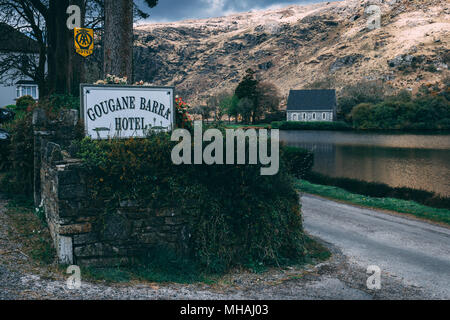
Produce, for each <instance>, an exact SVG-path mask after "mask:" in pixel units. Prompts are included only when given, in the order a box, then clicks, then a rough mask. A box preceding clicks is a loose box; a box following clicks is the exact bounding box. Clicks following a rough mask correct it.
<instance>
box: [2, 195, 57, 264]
mask: <svg viewBox="0 0 450 320" xmlns="http://www.w3.org/2000/svg"><path fill="white" fill-rule="evenodd" d="M6 214H7V216H8V217H9V218H10V220H11V222H12V225H13V227H14V229H15V230H16V231H17V232H15V233H14V234H10V235H9V236H10V237H15V238H16V239H17V236H18V235H19V238H18V239H17V240H19V241H20V242H21V243H22V245H23V246H22V251H23V253H24V254H26V255H27V256H29V257H30V258H32V259H33V261H35V262H37V263H38V264H40V265H50V264H52V263H53V262H54V261H55V257H56V252H55V249H54V247H53V241H52V238H51V236H50V232H49V230H48V227H47V224H46V221H45V218H44V216H43V215H42V212H40V211H39V212H36V211H35V210H34V207H33V201H32V199H29V198H27V197H14V198H13V199H11V200H10V201H9V202H8V205H7V210H6Z"/></svg>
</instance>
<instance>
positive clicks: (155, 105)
mask: <svg viewBox="0 0 450 320" xmlns="http://www.w3.org/2000/svg"><path fill="white" fill-rule="evenodd" d="M136 108H139V109H140V110H142V111H147V112H151V113H153V114H155V115H159V116H161V117H163V118H165V119H166V120H169V119H170V116H171V113H172V111H171V110H170V108H166V106H165V105H164V104H163V103H161V102H158V101H156V100H152V99H146V98H144V97H141V98H140V99H139V100H138V101H136V97H134V96H124V97H119V98H116V99H109V100H105V101H102V102H100V103H98V104H96V105H94V107H92V108H88V110H87V116H88V117H89V119H90V120H91V121H96V120H97V119H100V118H101V117H102V116H103V115H107V114H110V113H116V112H118V111H122V110H136ZM115 120H116V121H115V130H116V131H121V130H142V129H146V126H145V125H144V118H140V117H131V118H125V119H123V118H116V119H115Z"/></svg>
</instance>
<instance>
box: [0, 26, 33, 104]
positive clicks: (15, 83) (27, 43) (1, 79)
mask: <svg viewBox="0 0 450 320" xmlns="http://www.w3.org/2000/svg"><path fill="white" fill-rule="evenodd" d="M38 53H39V48H38V45H37V43H36V42H35V41H33V40H32V39H30V38H28V37H27V36H25V35H24V34H23V33H20V32H18V31H16V30H15V29H13V28H12V27H10V26H8V25H6V24H4V23H0V65H2V68H1V69H0V108H2V107H5V106H7V105H12V104H16V100H17V99H18V98H20V97H22V96H24V95H30V96H32V97H33V98H34V99H36V100H37V99H39V89H38V85H37V83H35V82H34V81H33V80H32V79H31V78H29V77H27V76H25V75H23V74H22V73H21V72H20V70H18V69H14V68H9V69H7V70H6V68H5V62H6V61H9V60H12V59H13V58H21V57H22V56H24V55H26V56H27V57H32V58H33V59H34V60H36V62H37V60H38V59H39V54H38ZM24 60H26V59H24Z"/></svg>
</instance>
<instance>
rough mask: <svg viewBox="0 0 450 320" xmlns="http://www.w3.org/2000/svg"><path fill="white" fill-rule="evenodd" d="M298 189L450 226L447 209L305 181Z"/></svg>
mask: <svg viewBox="0 0 450 320" xmlns="http://www.w3.org/2000/svg"><path fill="white" fill-rule="evenodd" d="M296 187H297V189H298V190H300V191H302V192H305V193H311V194H315V195H319V196H322V197H326V198H331V199H336V200H340V201H344V202H348V203H351V204H356V205H360V206H364V207H369V208H376V209H383V210H389V211H395V212H399V213H406V214H410V215H413V216H415V217H417V218H421V219H426V220H430V221H434V222H438V223H443V224H446V225H450V210H447V209H437V208H431V207H427V206H424V205H421V204H418V203H417V202H414V201H407V200H400V199H393V198H374V197H368V196H363V195H359V194H355V193H351V192H348V191H346V190H344V189H341V188H337V187H331V186H323V185H317V184H312V183H310V182H308V181H305V180H297V182H296Z"/></svg>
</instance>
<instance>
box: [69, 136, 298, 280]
mask: <svg viewBox="0 0 450 320" xmlns="http://www.w3.org/2000/svg"><path fill="white" fill-rule="evenodd" d="M174 145H175V143H173V142H171V141H170V136H169V135H168V134H166V133H160V134H153V135H151V136H150V137H148V138H147V139H139V140H122V141H116V140H112V141H92V140H89V139H84V140H83V141H82V142H81V143H80V146H79V150H80V151H79V154H78V155H79V156H80V157H81V158H82V159H84V162H85V164H86V166H87V169H88V170H89V172H90V177H91V179H92V181H91V182H90V185H91V187H92V190H94V196H95V197H96V198H102V199H105V198H108V199H110V200H111V204H112V205H113V206H114V204H116V205H117V203H118V201H119V200H127V199H139V200H140V201H143V202H144V203H145V204H146V206H147V207H150V208H155V209H158V208H177V209H179V210H181V212H182V214H183V215H184V216H185V217H186V218H187V219H188V221H189V233H190V235H191V237H190V241H191V247H192V248H194V250H193V251H192V252H191V258H193V259H195V260H196V261H198V262H200V264H201V265H202V266H203V267H204V268H205V269H206V270H208V271H213V272H223V271H226V270H228V269H230V268H232V267H234V266H242V265H257V266H258V265H261V266H262V265H266V266H267V265H278V264H283V263H288V262H292V261H299V260H301V259H302V257H303V255H304V253H305V252H304V238H303V229H302V218H301V212H300V205H299V199H298V194H297V192H296V190H295V189H294V187H293V184H292V180H291V178H290V176H289V175H288V173H287V170H286V168H285V167H284V165H283V163H282V164H281V168H280V172H279V173H278V174H277V175H275V176H261V174H260V166H259V165H213V166H207V165H180V166H176V165H173V164H172V161H171V150H172V149H173V147H174Z"/></svg>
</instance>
